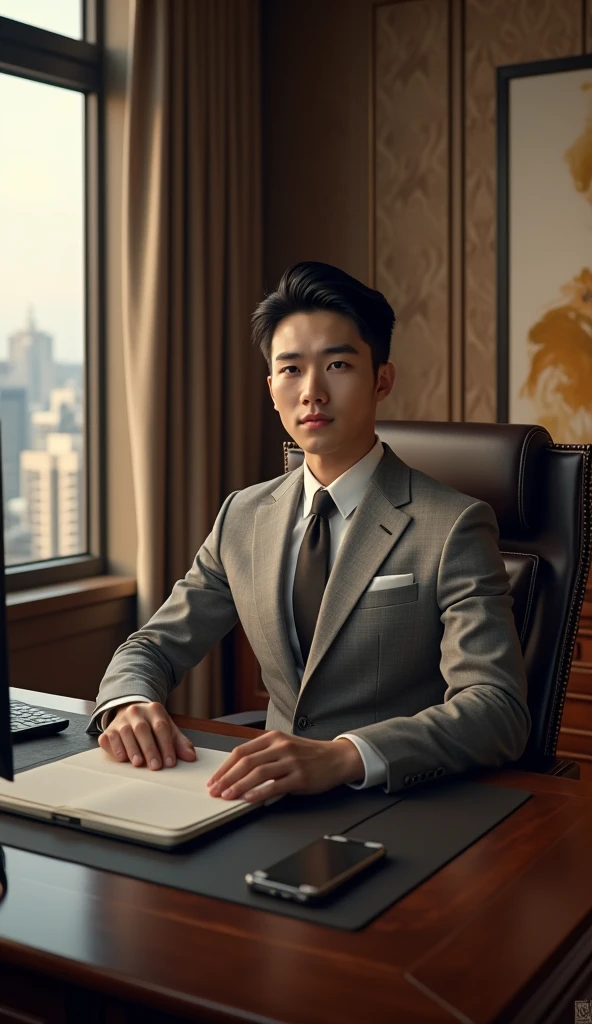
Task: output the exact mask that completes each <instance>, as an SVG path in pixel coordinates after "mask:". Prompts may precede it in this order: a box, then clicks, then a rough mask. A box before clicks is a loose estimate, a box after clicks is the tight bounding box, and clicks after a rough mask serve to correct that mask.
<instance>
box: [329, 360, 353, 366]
mask: <svg viewBox="0 0 592 1024" xmlns="http://www.w3.org/2000/svg"><path fill="white" fill-rule="evenodd" d="M338 363H339V365H340V366H349V363H346V362H344V360H343V359H334V360H333V362H332V363H331V366H337V364H338Z"/></svg>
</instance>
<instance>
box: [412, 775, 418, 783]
mask: <svg viewBox="0 0 592 1024" xmlns="http://www.w3.org/2000/svg"><path fill="white" fill-rule="evenodd" d="M418 779H419V775H414V776H413V778H412V779H411V781H412V782H417V780H418Z"/></svg>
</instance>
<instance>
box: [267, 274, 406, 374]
mask: <svg viewBox="0 0 592 1024" xmlns="http://www.w3.org/2000/svg"><path fill="white" fill-rule="evenodd" d="M320 309H329V310H333V311H334V312H335V313H341V314H342V316H347V317H349V318H350V320H353V321H354V323H355V325H356V327H357V328H358V331H359V333H360V337H361V338H362V339H363V340H364V341H365V342H366V344H367V345H369V346H370V348H371V350H372V366H373V368H374V376H375V377H376V376H377V374H378V367H379V366H380V365H381V364H382V363H387V362H388V359H389V352H390V345H391V334H392V332H393V327H394V325H395V319H396V318H395V313H394V310H393V308H392V306H391V305H390V304H389V303H388V302H387V300H386V299H385V297H384V295H383V294H382V292H378V291H375V289H374V288H368V286H367V285H365V284H362V282H361V281H358V280H357V279H356V278H355V277H351V276H350V275H349V274H346V273H345V271H344V270H340V269H339V267H332V266H331V264H330V263H315V262H312V261H306V262H304V263H294V264H293V265H292V266H291V267H288V269H287V270H286V271H284V273H283V274H282V277H281V280H280V282H279V284H278V286H277V288H276V290H275V291H274V292H271V294H270V295H267V296H266V297H265V298H264V299H263V300H262V301H261V302H260V303H259V305H258V306H257V308H256V310H255V312H254V313H253V315H252V317H251V331H252V339H253V344H254V345H258V346H259V348H260V349H261V351H262V353H263V355H264V356H265V359H266V360H267V365H268V367H269V372H270V373H271V342H272V339H273V335H274V333H275V330H276V328H277V327H278V325H279V324H280V323H281V321H282V320H283V319H284V318H285V317H287V316H291V315H292V313H312V312H314V311H316V310H320Z"/></svg>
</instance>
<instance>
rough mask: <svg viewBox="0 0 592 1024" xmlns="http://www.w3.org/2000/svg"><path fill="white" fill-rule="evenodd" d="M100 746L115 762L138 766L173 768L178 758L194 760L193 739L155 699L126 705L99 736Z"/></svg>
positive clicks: (118, 710) (117, 712)
mask: <svg viewBox="0 0 592 1024" xmlns="http://www.w3.org/2000/svg"><path fill="white" fill-rule="evenodd" d="M99 746H101V747H102V748H103V750H105V751H106V752H107V753H108V754H111V756H112V757H114V758H115V760H116V761H131V762H132V764H133V765H134V766H135V767H136V768H140V767H141V765H143V764H146V765H147V766H148V768H151V769H152V770H153V771H157V770H158V769H159V768H162V766H163V765H165V766H166V767H167V768H172V767H173V765H175V764H176V763H177V758H178V757H179V758H181V760H182V761H195V759H196V756H197V755H196V753H195V748H194V746H193V743H192V742H191V740H188V739H187V737H186V736H185V735H184V734H183V733H182V732H181V730H180V729H178V728H177V726H176V725H175V723H174V722H173V721H172V719H171V718H170V717H169V715H168V714H167V712H166V711H165V709H164V708H163V706H162V704H159V703H158V702H157V701H152V702H151V703H150V704H149V703H148V702H146V703H141V704H124V705H122V706H121V707H120V708H117V710H116V713H115V716H114V718H113V719H112V720H111V721H110V722H109V725H108V726H107V728H106V729H105V731H104V732H103V733H101V735H100V736H99Z"/></svg>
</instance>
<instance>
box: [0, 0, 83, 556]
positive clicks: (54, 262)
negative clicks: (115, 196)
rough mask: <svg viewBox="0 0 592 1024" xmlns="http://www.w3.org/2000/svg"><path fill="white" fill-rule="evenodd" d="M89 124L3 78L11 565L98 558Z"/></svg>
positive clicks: (1, 378)
mask: <svg viewBox="0 0 592 1024" xmlns="http://www.w3.org/2000/svg"><path fill="white" fill-rule="evenodd" d="M2 2H3V0H0V5H1V4H2ZM23 6H25V5H24V4H23ZM48 6H51V5H48ZM84 114H85V110H84V96H83V95H82V94H81V93H77V92H73V91H71V90H68V89H60V88H57V87H55V86H52V85H45V84H41V83H39V82H33V81H29V80H27V79H23V78H16V77H13V76H11V75H4V74H0V238H1V239H2V244H1V245H0V281H1V282H2V301H1V302H0V422H1V424H2V449H3V485H4V526H5V548H6V564H7V565H17V564H23V563H27V562H33V561H35V562H36V561H41V560H45V559H53V558H60V557H65V556H68V555H76V554H81V553H83V552H84V551H86V547H87V540H86V534H85V530H86V526H85V524H86V510H85V494H86V488H85V478H86V466H85V464H84V450H85V446H84V433H85V408H84V357H85V266H84V212H85V185H84V181H85V173H84V170H85V168H84Z"/></svg>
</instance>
